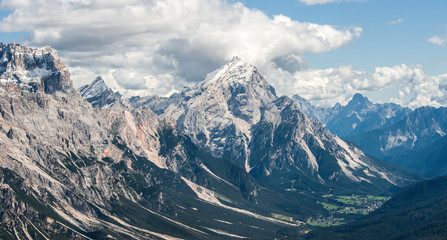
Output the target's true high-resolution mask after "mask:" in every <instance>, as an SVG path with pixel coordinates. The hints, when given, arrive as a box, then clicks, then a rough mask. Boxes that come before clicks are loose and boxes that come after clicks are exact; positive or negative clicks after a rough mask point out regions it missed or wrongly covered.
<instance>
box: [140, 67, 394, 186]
mask: <svg viewBox="0 0 447 240" xmlns="http://www.w3.org/2000/svg"><path fill="white" fill-rule="evenodd" d="M152 99H153V102H151V100H150V99H146V101H148V105H149V106H154V107H155V109H156V110H155V111H156V112H157V113H160V114H161V116H162V117H164V118H172V119H174V120H175V121H176V122H177V124H178V126H179V129H180V130H181V131H182V132H184V133H185V134H186V135H188V136H189V137H191V139H193V141H194V142H196V143H198V144H199V145H200V146H201V147H203V148H204V149H208V150H210V151H211V152H212V153H213V154H214V155H215V156H218V157H225V158H228V159H232V160H234V161H236V162H237V163H238V164H240V165H241V166H244V167H245V169H246V171H247V172H250V173H251V174H252V175H253V176H255V177H256V178H266V177H269V176H270V175H271V174H272V173H273V172H276V173H277V174H276V176H279V175H281V172H282V173H284V172H295V173H297V174H295V175H293V174H292V175H293V177H296V176H297V175H299V174H298V173H300V174H302V175H303V176H306V178H308V179H312V180H310V181H311V182H317V183H321V184H326V183H327V182H337V181H339V180H340V179H344V180H340V181H345V180H348V181H351V182H357V183H362V182H364V183H369V184H372V183H374V182H377V181H379V182H382V183H383V182H385V183H387V184H389V185H394V184H400V183H402V182H401V181H400V177H398V176H394V175H393V173H391V172H388V171H386V170H385V169H382V168H380V167H379V166H377V164H375V163H374V161H372V160H371V159H369V158H368V157H367V156H365V155H364V154H363V153H362V152H361V150H359V149H358V148H355V147H353V146H349V145H348V144H346V143H345V142H343V141H342V140H341V139H339V138H338V137H336V136H334V135H332V134H331V133H330V132H329V131H327V130H326V129H324V127H323V126H322V125H321V124H320V123H318V122H317V121H315V120H313V119H311V118H309V117H308V116H307V115H305V114H303V113H302V112H301V110H300V109H299V107H298V106H297V105H296V104H295V103H294V102H293V101H292V100H290V99H289V98H287V97H281V98H278V97H277V96H276V94H275V91H274V89H273V88H272V87H271V86H270V85H269V84H268V83H267V82H266V81H265V79H264V78H263V77H262V76H261V75H260V74H259V72H258V71H257V70H256V68H255V67H253V66H251V65H249V64H247V63H245V62H244V61H242V60H241V59H238V58H235V59H233V60H232V61H231V62H230V63H228V64H227V65H225V66H224V67H222V68H220V69H218V70H216V71H214V72H213V73H211V74H209V75H208V76H207V77H206V79H205V80H204V81H203V82H201V83H199V84H197V86H195V87H194V88H192V89H186V90H184V91H183V92H181V93H179V94H176V95H174V96H172V97H170V98H165V99H163V98H152ZM140 100H141V99H140ZM157 106H158V107H157ZM160 106H163V107H164V108H163V109H161V108H160ZM272 176H273V175H272Z"/></svg>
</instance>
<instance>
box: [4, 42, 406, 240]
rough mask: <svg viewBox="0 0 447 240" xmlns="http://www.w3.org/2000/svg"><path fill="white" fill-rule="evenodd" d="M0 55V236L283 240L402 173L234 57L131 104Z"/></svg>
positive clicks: (40, 62)
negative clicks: (337, 197) (330, 205)
mask: <svg viewBox="0 0 447 240" xmlns="http://www.w3.org/2000/svg"><path fill="white" fill-rule="evenodd" d="M1 47H2V51H1V56H2V63H1V64H2V65H1V67H2V68H0V69H1V71H0V76H1V77H0V114H1V115H0V145H1V146H2V148H0V191H1V193H2V198H1V199H0V202H1V204H0V236H1V238H2V239H128V238H129V237H131V238H134V239H179V238H180V239H241V238H246V239H274V238H287V237H294V236H296V235H297V234H299V235H301V234H302V232H305V231H308V230H309V229H310V228H311V226H309V225H308V224H307V223H306V221H307V219H309V217H311V216H330V214H331V213H330V211H329V210H328V209H326V208H325V207H324V205H322V204H321V203H320V202H321V200H322V199H323V198H324V197H322V194H328V193H330V194H352V193H357V194H364V195H366V194H377V195H389V194H390V193H391V192H392V191H396V190H398V189H400V188H402V187H403V186H405V185H407V184H409V183H410V182H412V181H413V179H414V176H412V175H408V174H406V173H404V172H402V171H401V170H399V169H398V168H394V167H391V166H388V165H386V164H384V163H382V162H381V161H379V160H375V159H372V158H369V157H367V156H366V155H365V154H363V152H361V151H360V150H359V149H358V148H356V147H355V146H352V145H349V144H347V143H346V142H344V141H342V140H341V139H339V138H338V137H336V136H334V135H332V134H331V133H330V132H329V131H328V130H326V129H325V128H323V126H322V125H321V124H320V123H318V122H317V121H316V120H313V119H311V118H309V117H308V116H307V115H305V114H303V113H302V112H301V111H300V110H299V108H298V107H297V105H296V104H295V103H294V102H293V101H292V100H291V99H289V98H287V97H277V96H276V93H275V91H274V89H273V88H272V87H271V86H270V85H269V84H268V82H267V81H266V80H265V79H264V78H263V77H262V76H261V75H260V74H259V72H258V71H257V69H256V68H255V67H253V66H251V65H249V64H247V63H245V62H243V61H242V60H240V59H238V58H235V59H233V61H231V62H230V63H228V64H227V65H225V66H223V67H222V68H220V69H218V70H216V71H214V72H213V73H210V74H209V75H208V76H207V78H206V79H205V80H204V81H203V82H201V83H199V84H197V85H196V87H194V88H190V89H185V90H184V91H182V92H181V93H178V94H174V95H172V96H171V97H170V98H160V97H153V98H134V100H137V101H132V104H133V106H131V105H130V104H127V103H126V102H127V100H125V99H123V98H121V97H120V95H119V93H113V91H111V90H110V88H108V87H107V86H106V85H105V83H104V81H103V80H102V79H100V78H97V79H95V80H94V81H93V82H92V84H89V85H88V86H85V87H83V88H81V90H82V95H81V93H80V92H79V91H78V90H76V89H74V88H73V85H72V80H71V78H70V74H69V71H68V68H67V67H66V66H65V64H64V63H63V61H62V60H61V59H60V58H59V57H58V55H57V52H56V51H55V50H53V49H51V48H49V47H45V48H42V49H34V48H29V47H26V46H21V45H18V44H7V45H1ZM83 97H84V98H85V99H84V98H83ZM151 99H152V100H151ZM142 103H144V104H143V105H141V106H137V105H138V104H142ZM145 104H147V105H149V106H151V107H153V109H154V111H155V112H154V111H153V110H152V109H151V108H149V107H148V106H147V105H145Z"/></svg>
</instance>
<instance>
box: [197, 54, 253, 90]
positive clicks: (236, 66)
mask: <svg viewBox="0 0 447 240" xmlns="http://www.w3.org/2000/svg"><path fill="white" fill-rule="evenodd" d="M252 75H260V74H259V73H258V70H257V69H256V67H254V66H253V65H251V64H249V63H247V62H245V61H244V60H242V59H240V58H239V57H233V58H232V59H231V61H230V62H228V63H227V64H225V65H224V66H222V67H221V68H219V69H217V70H215V71H213V72H211V73H209V74H208V75H207V76H206V78H205V80H204V81H203V82H202V85H209V84H213V85H214V84H217V85H229V84H230V85H233V84H241V83H245V82H247V81H249V80H250V79H251V76H252Z"/></svg>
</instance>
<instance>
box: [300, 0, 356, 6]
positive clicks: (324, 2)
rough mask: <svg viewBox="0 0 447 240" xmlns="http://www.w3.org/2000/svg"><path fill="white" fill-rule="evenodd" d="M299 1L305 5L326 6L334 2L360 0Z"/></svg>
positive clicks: (354, 0)
mask: <svg viewBox="0 0 447 240" xmlns="http://www.w3.org/2000/svg"><path fill="white" fill-rule="evenodd" d="M299 1H300V2H302V3H304V4H306V5H317V4H326V3H334V2H358V1H362V0H299Z"/></svg>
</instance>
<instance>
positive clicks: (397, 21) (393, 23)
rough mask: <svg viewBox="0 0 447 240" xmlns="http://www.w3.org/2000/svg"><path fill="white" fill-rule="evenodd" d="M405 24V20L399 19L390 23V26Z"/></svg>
mask: <svg viewBox="0 0 447 240" xmlns="http://www.w3.org/2000/svg"><path fill="white" fill-rule="evenodd" d="M403 22H404V20H403V19H402V18H399V19H396V20H393V21H390V22H388V24H391V25H395V24H400V23H403Z"/></svg>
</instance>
